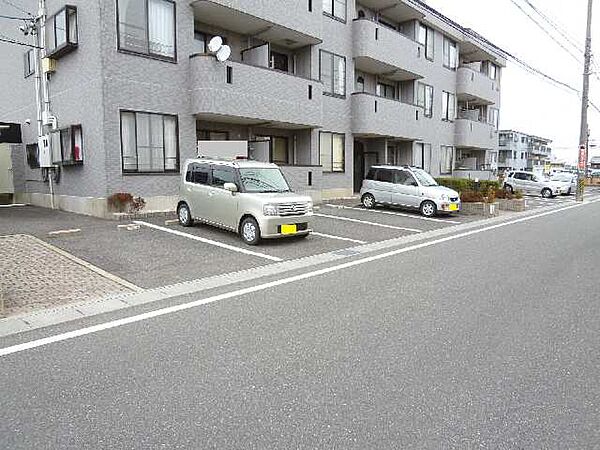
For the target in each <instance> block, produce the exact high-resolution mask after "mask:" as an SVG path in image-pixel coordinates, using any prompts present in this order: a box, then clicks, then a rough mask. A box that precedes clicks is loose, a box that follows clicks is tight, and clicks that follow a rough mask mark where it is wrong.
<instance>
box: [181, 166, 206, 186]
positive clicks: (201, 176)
mask: <svg viewBox="0 0 600 450" xmlns="http://www.w3.org/2000/svg"><path fill="white" fill-rule="evenodd" d="M209 174H210V166H209V165H208V164H196V163H192V164H190V165H188V168H187V171H186V173H185V181H187V182H189V183H196V184H208V178H209V177H208V176H209Z"/></svg>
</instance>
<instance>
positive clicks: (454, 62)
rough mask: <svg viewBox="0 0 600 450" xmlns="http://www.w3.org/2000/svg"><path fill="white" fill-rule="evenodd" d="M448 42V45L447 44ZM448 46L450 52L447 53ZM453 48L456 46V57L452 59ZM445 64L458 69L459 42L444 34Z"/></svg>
mask: <svg viewBox="0 0 600 450" xmlns="http://www.w3.org/2000/svg"><path fill="white" fill-rule="evenodd" d="M446 44H448V46H446ZM446 48H447V49H448V53H446ZM451 48H454V51H455V53H454V59H453V60H451V55H452V52H451V51H450V49H451ZM446 57H447V58H448V62H446ZM443 64H444V67H445V68H446V69H449V70H456V69H458V43H457V42H456V41H455V40H453V39H450V38H449V37H448V36H445V35H444V44H443Z"/></svg>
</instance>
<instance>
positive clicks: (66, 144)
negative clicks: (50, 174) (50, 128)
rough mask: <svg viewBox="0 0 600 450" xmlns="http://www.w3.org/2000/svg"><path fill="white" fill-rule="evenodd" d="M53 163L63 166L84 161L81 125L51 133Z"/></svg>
mask: <svg viewBox="0 0 600 450" xmlns="http://www.w3.org/2000/svg"><path fill="white" fill-rule="evenodd" d="M50 139H51V142H52V163H53V164H62V165H63V166H68V165H76V164H82V163H83V138H82V133H81V125H72V126H70V127H68V128H62V129H60V130H56V131H54V132H52V133H51V136H50Z"/></svg>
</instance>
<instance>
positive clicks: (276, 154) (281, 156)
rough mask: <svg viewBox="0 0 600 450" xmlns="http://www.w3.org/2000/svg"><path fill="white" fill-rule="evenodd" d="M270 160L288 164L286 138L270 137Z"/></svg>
mask: <svg viewBox="0 0 600 450" xmlns="http://www.w3.org/2000/svg"><path fill="white" fill-rule="evenodd" d="M271 162H274V163H275V164H289V157H288V139H287V138H285V137H276V136H274V137H272V138H271Z"/></svg>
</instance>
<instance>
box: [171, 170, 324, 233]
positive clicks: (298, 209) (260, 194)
mask: <svg viewBox="0 0 600 450" xmlns="http://www.w3.org/2000/svg"><path fill="white" fill-rule="evenodd" d="M312 216H313V202H312V199H311V198H310V197H308V196H305V195H298V194H294V193H293V192H292V190H291V189H290V186H289V184H288V182H287V180H286V179H285V176H284V175H283V173H282V172H281V170H280V169H279V167H278V166H277V165H275V164H270V163H262V162H257V161H248V160H235V161H223V160H217V159H204V158H200V159H189V160H187V161H186V162H185V164H184V165H183V173H182V177H181V182H180V185H179V201H178V202H177V218H178V219H179V223H180V224H181V225H183V226H184V227H189V226H191V225H193V223H194V221H195V220H196V221H199V222H204V223H207V224H210V225H215V226H217V227H220V228H224V229H227V230H231V231H234V232H236V233H239V235H240V236H241V238H242V240H243V241H244V242H245V243H246V244H249V245H256V244H258V242H259V241H260V240H261V239H269V238H278V237H288V236H300V237H306V236H308V235H309V233H310V232H311V222H312Z"/></svg>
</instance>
